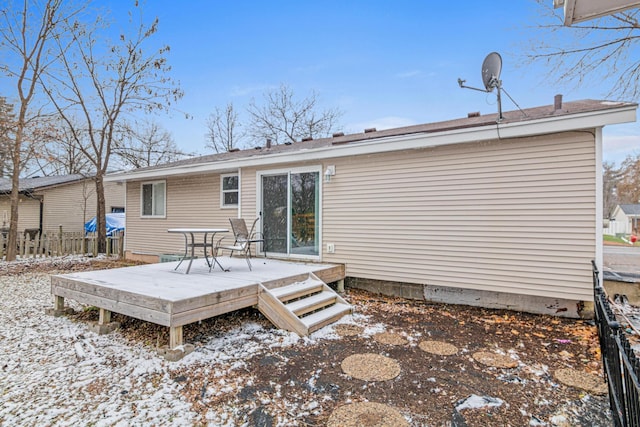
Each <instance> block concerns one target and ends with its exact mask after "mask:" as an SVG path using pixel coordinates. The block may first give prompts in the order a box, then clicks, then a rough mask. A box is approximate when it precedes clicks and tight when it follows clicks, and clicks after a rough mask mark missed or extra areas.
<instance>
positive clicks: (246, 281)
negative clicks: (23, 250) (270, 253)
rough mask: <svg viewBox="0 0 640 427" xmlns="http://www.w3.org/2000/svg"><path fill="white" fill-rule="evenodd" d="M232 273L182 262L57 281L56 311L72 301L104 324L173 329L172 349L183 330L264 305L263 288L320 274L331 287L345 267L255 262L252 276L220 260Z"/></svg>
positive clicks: (238, 261) (240, 262)
mask: <svg viewBox="0 0 640 427" xmlns="http://www.w3.org/2000/svg"><path fill="white" fill-rule="evenodd" d="M220 263H221V264H222V265H223V266H224V267H225V268H227V269H229V271H221V270H220V269H219V267H216V269H214V270H213V271H212V272H211V273H210V272H209V267H208V266H207V265H206V263H205V260H204V259H196V260H194V261H193V265H192V267H191V271H190V273H189V274H185V273H184V271H185V269H186V266H185V265H184V263H183V265H181V266H180V268H179V269H178V270H177V271H175V270H174V268H175V266H176V265H177V264H178V263H177V262H169V263H160V264H148V265H141V266H134V267H125V268H117V269H111V270H98V271H86V272H78V273H70V274H61V275H54V276H52V277H51V293H52V294H53V295H54V301H55V307H54V312H62V311H64V309H65V308H64V300H65V298H69V299H72V300H75V301H77V302H79V303H82V304H87V305H93V306H96V307H98V308H99V309H100V321H99V325H107V324H109V322H110V321H111V312H115V313H120V314H124V315H126V316H131V317H134V318H137V319H141V320H145V321H148V322H153V323H156V324H159V325H163V326H167V327H169V328H170V344H169V347H170V348H171V349H174V348H176V347H178V346H181V345H182V344H183V342H182V326H183V325H186V324H189V323H193V322H197V321H199V320H203V319H207V318H210V317H215V316H218V315H220V314H224V313H227V312H230V311H234V310H238V309H241V308H245V307H251V306H254V305H257V304H258V300H259V295H260V291H261V289H263V290H264V289H275V288H279V287H284V286H291V284H294V283H296V282H302V281H304V280H306V279H307V278H308V277H309V275H310V274H311V275H315V276H316V277H318V278H319V279H321V280H322V281H324V282H325V283H331V282H336V281H340V280H343V279H344V266H343V265H335V264H318V263H298V262H285V261H279V260H273V259H265V258H255V259H253V260H252V265H253V270H252V271H249V269H248V267H247V263H246V262H245V260H244V259H243V258H228V257H222V258H220Z"/></svg>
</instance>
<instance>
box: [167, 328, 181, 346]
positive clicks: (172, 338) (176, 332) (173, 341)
mask: <svg viewBox="0 0 640 427" xmlns="http://www.w3.org/2000/svg"><path fill="white" fill-rule="evenodd" d="M181 345H182V326H171V327H170V328H169V349H171V350H175V349H176V347H179V346H181Z"/></svg>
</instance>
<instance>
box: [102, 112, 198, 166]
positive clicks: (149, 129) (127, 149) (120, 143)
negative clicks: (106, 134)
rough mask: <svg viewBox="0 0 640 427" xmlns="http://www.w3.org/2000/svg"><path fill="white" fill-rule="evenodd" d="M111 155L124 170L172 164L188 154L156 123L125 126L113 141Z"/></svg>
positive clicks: (147, 122)
mask: <svg viewBox="0 0 640 427" xmlns="http://www.w3.org/2000/svg"><path fill="white" fill-rule="evenodd" d="M113 154H114V155H116V156H117V157H118V158H119V159H120V160H121V163H122V164H123V166H124V167H126V168H144V167H149V166H156V165H159V164H163V163H168V162H173V161H176V160H180V159H181V158H184V157H187V156H189V155H190V154H188V153H185V152H184V151H182V150H180V149H179V148H178V146H177V145H176V143H175V142H174V140H173V137H172V136H171V133H170V132H168V131H167V130H165V129H163V128H162V126H160V125H159V124H158V123H156V122H149V121H146V122H143V123H135V125H134V126H131V127H130V126H127V127H126V128H125V129H124V130H123V132H122V138H121V139H118V140H115V141H114V146H113Z"/></svg>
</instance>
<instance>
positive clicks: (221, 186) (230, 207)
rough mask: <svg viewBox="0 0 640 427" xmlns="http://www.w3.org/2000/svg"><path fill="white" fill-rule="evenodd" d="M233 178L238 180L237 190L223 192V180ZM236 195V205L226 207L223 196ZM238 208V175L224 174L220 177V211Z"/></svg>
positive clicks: (235, 173)
mask: <svg viewBox="0 0 640 427" xmlns="http://www.w3.org/2000/svg"><path fill="white" fill-rule="evenodd" d="M232 176H235V177H236V178H238V188H236V189H235V190H225V189H224V179H225V178H229V177H232ZM233 192H236V193H238V203H236V204H233V205H227V204H225V203H224V195H225V194H226V193H233ZM239 207H240V174H239V173H237V172H234V173H225V174H221V175H220V208H221V209H238V208H239Z"/></svg>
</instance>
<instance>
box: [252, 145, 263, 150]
mask: <svg viewBox="0 0 640 427" xmlns="http://www.w3.org/2000/svg"><path fill="white" fill-rule="evenodd" d="M253 148H255V149H256V150H262V147H260V146H259V145H258V146H256V147H253Z"/></svg>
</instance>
